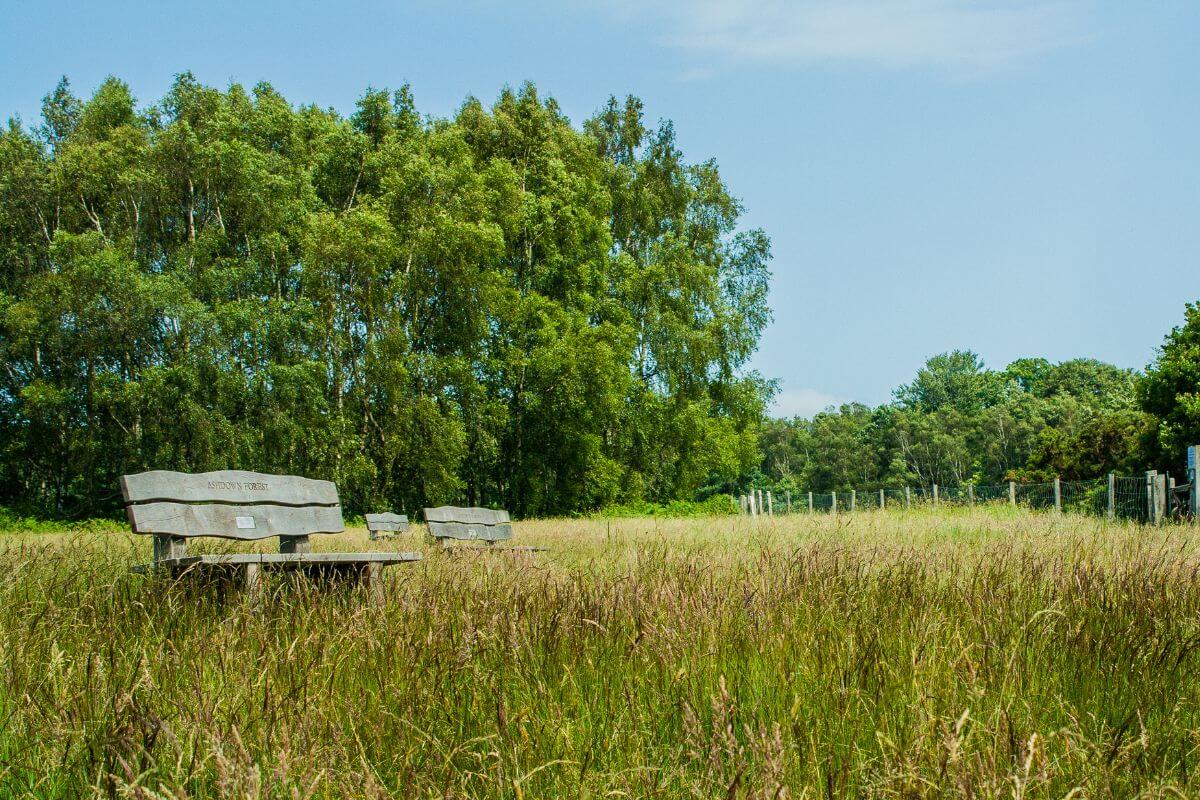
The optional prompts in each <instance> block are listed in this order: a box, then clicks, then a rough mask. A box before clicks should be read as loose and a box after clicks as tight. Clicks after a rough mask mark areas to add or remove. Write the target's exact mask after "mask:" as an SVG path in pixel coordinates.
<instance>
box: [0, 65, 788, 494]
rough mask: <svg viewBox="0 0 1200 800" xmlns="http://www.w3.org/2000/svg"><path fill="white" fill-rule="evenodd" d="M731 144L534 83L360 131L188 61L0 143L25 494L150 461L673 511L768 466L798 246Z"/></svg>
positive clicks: (353, 123)
mask: <svg viewBox="0 0 1200 800" xmlns="http://www.w3.org/2000/svg"><path fill="white" fill-rule="evenodd" d="M741 213H742V209H741V207H740V205H739V204H738V203H737V201H736V200H735V199H734V198H733V196H732V195H731V194H730V193H729V192H728V190H727V189H726V187H725V185H724V183H723V182H722V180H721V178H720V174H719V172H718V170H717V167H716V165H715V164H714V163H713V162H704V163H701V164H692V163H689V162H687V161H686V160H685V159H684V158H683V155H682V153H681V152H680V151H679V149H678V147H677V146H676V144H675V135H674V130H673V128H672V127H671V126H670V124H669V123H667V124H663V125H661V126H659V127H658V128H657V129H656V130H652V129H650V128H649V127H647V126H646V125H645V124H644V119H643V113H642V107H641V103H640V102H639V101H637V100H636V99H634V98H630V99H628V100H627V101H625V102H624V103H623V104H622V103H618V102H617V101H616V100H615V99H614V100H612V101H610V103H609V104H608V106H607V107H606V109H605V110H604V111H603V112H601V114H599V115H598V116H597V117H596V118H595V119H592V120H588V121H587V122H586V123H584V125H583V130H582V131H581V130H579V129H577V128H575V127H573V126H572V125H571V124H570V122H569V121H568V120H567V119H566V118H565V117H564V116H563V115H562V113H561V112H560V110H559V108H558V106H557V104H556V103H555V102H554V101H553V100H552V99H543V98H542V97H540V96H539V95H538V92H537V90H536V89H535V88H534V87H533V86H531V85H526V86H524V87H522V88H521V89H520V90H518V91H511V90H506V91H504V92H503V93H502V94H501V95H500V97H499V99H498V100H497V101H496V103H495V104H494V105H492V106H491V107H490V108H486V107H484V105H483V104H481V103H480V102H479V101H477V100H475V99H473V98H472V99H468V100H467V101H466V102H465V103H464V104H463V106H462V108H461V109H460V110H459V111H458V113H457V114H456V115H455V116H454V117H453V118H452V119H422V118H421V117H420V116H419V114H418V113H417V111H416V107H415V103H414V101H413V97H412V94H411V92H410V91H409V89H408V87H407V86H406V87H402V88H401V89H400V90H399V91H396V92H387V91H382V90H374V89H369V90H368V91H367V92H366V93H365V94H364V95H363V97H362V99H361V100H360V101H359V103H358V106H357V109H356V110H355V112H354V113H353V114H351V115H350V117H349V119H343V118H341V117H339V116H338V115H337V114H335V113H333V112H331V111H325V110H320V109H317V108H315V107H311V106H305V107H299V108H297V107H294V106H292V105H291V104H290V103H288V102H287V101H286V100H285V99H284V98H283V97H281V96H280V95H279V94H278V92H276V91H275V90H274V89H273V88H272V87H271V86H269V85H267V84H259V85H258V86H255V87H254V88H253V89H252V90H250V91H247V90H246V89H244V88H243V87H241V86H238V85H232V86H231V87H229V89H227V90H225V91H220V90H217V89H213V88H210V87H207V86H203V85H202V84H200V83H199V82H198V81H196V80H195V78H194V77H193V76H191V75H190V74H187V73H185V74H183V75H180V76H178V78H177V79H176V81H175V82H174V84H173V85H172V87H171V88H170V90H169V91H168V92H167V94H166V96H165V97H164V98H163V99H162V100H161V101H160V102H158V103H157V104H154V105H151V106H149V107H139V106H138V104H137V102H136V101H135V99H134V98H133V97H132V95H131V93H130V91H129V87H128V86H127V85H125V84H124V83H122V82H120V81H118V80H116V79H109V80H107V81H105V82H104V83H103V84H102V85H101V86H100V88H99V89H98V90H97V91H96V93H95V94H94V95H93V97H92V98H91V99H89V100H87V101H86V102H84V101H80V100H79V99H78V98H76V97H74V96H73V95H72V94H71V92H70V87H69V85H68V84H67V83H66V81H65V80H64V81H62V82H60V84H59V85H58V87H56V88H55V90H54V91H53V92H52V93H51V94H49V95H47V97H46V99H45V103H44V123H43V125H42V126H41V127H39V128H38V129H37V130H36V131H32V132H31V131H26V130H24V129H22V128H21V127H19V126H17V125H15V124H10V125H9V127H8V128H7V129H6V130H4V131H3V132H2V133H0V353H2V354H3V358H4V361H5V364H6V366H7V369H6V370H5V371H4V373H3V374H2V375H0V458H2V464H0V472H2V474H3V478H4V484H3V489H0V500H8V501H15V500H21V501H22V502H28V503H32V504H33V505H34V506H36V507H37V508H39V509H40V511H41V512H42V513H49V514H55V515H67V516H74V517H77V516H82V515H88V514H95V513H107V512H110V511H112V510H113V509H114V508H115V507H116V505H117V501H118V498H117V495H116V478H117V476H119V475H120V474H122V473H124V472H130V471H138V470H141V469H147V468H174V469H183V470H203V469H216V468H234V467H240V468H248V469H258V470H264V471H278V472H291V473H300V474H305V475H310V476H313V477H323V478H329V479H332V480H334V481H336V482H337V483H338V485H339V487H340V489H341V492H342V497H343V500H344V502H345V504H346V507H347V509H348V510H349V511H351V512H361V511H365V510H370V509H375V508H392V509H395V510H398V511H408V512H412V511H414V510H416V509H417V508H419V507H421V506H422V505H426V504H439V503H444V502H449V501H461V502H467V503H471V504H496V505H503V506H505V507H507V508H509V509H511V510H512V511H514V512H515V513H517V514H520V515H523V516H528V515H534V514H556V513H580V512H586V511H589V510H594V509H596V508H600V507H602V506H606V505H611V504H613V503H618V502H642V501H646V502H652V503H667V502H670V501H672V500H678V499H684V500H690V499H692V498H694V497H697V496H706V495H707V494H711V493H712V492H713V491H719V490H721V489H725V490H729V489H730V488H732V487H733V486H734V485H735V484H736V483H737V481H738V480H739V478H740V476H742V475H744V474H745V473H746V472H748V471H749V470H751V469H753V467H754V465H755V464H756V463H757V460H758V453H757V438H756V437H757V429H758V426H759V423H760V420H761V417H762V412H763V409H764V407H765V402H766V400H767V398H768V397H769V395H770V392H771V391H772V389H773V387H772V385H771V384H770V383H769V382H767V381H764V380H763V379H761V378H760V377H759V376H757V375H755V374H754V373H753V372H751V371H749V370H748V369H747V367H746V362H747V360H748V358H749V357H750V355H751V354H752V353H753V351H754V349H755V347H756V345H757V342H758V338H759V335H760V334H761V332H762V330H763V327H764V326H765V325H766V323H767V321H768V319H769V312H768V310H767V306H766V302H765V299H766V291H767V281H768V277H769V275H768V271H767V262H768V261H769V259H770V244H769V241H768V239H767V237H766V236H765V234H763V233H762V232H761V231H747V230H741V229H740V228H739V219H740V217H741Z"/></svg>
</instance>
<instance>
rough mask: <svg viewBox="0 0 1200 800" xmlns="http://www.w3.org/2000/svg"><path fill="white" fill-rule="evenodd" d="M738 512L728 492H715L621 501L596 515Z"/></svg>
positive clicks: (677, 515)
mask: <svg viewBox="0 0 1200 800" xmlns="http://www.w3.org/2000/svg"><path fill="white" fill-rule="evenodd" d="M736 513H737V504H736V503H735V502H734V500H733V497H732V496H731V495H727V494H714V495H713V496H712V497H709V498H708V499H706V500H699V501H690V500H672V501H671V502H669V503H667V504H665V505H663V504H659V503H649V502H640V503H619V504H617V505H612V506H606V507H604V508H602V509H600V510H599V511H598V512H596V513H595V514H593V515H592V516H594V517H722V516H731V515H733V514H736Z"/></svg>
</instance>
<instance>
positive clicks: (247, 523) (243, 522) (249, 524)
mask: <svg viewBox="0 0 1200 800" xmlns="http://www.w3.org/2000/svg"><path fill="white" fill-rule="evenodd" d="M236 519H237V526H238V528H239V529H245V528H253V527H254V517H237V518H236Z"/></svg>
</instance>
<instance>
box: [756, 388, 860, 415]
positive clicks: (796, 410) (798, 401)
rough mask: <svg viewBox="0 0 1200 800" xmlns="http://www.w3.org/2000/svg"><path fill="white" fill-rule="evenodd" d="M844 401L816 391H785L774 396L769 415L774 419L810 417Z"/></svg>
mask: <svg viewBox="0 0 1200 800" xmlns="http://www.w3.org/2000/svg"><path fill="white" fill-rule="evenodd" d="M843 402H845V401H844V400H842V399H840V398H837V397H834V396H833V395H831V394H825V393H824V392H820V391H817V390H816V389H785V390H783V391H782V392H780V393H779V394H777V395H775V402H774V403H772V404H771V409H770V413H771V414H772V416H776V417H811V416H812V415H813V414H816V413H817V412H818V411H824V410H825V409H826V408H828V407H829V406H836V405H840V404H841V403H843Z"/></svg>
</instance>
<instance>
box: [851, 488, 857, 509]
mask: <svg viewBox="0 0 1200 800" xmlns="http://www.w3.org/2000/svg"><path fill="white" fill-rule="evenodd" d="M856 505H858V492H857V491H855V490H854V489H851V490H850V513H851V514H853V513H854V507H855V506H856Z"/></svg>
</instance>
